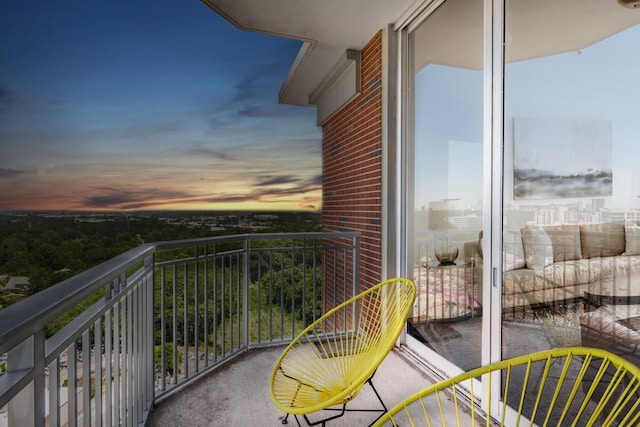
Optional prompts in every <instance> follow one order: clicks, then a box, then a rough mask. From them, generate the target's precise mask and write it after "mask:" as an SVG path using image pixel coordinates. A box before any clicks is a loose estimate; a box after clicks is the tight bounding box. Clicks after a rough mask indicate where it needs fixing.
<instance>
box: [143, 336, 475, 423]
mask: <svg viewBox="0 0 640 427" xmlns="http://www.w3.org/2000/svg"><path fill="white" fill-rule="evenodd" d="M283 349H284V347H282V346H277V347H270V348H266V349H253V350H249V351H247V352H245V353H244V354H242V355H240V356H239V357H237V358H236V359H234V360H232V361H230V362H229V363H227V364H225V365H223V366H222V367H220V368H219V369H216V370H214V371H213V372H211V373H210V374H207V375H206V376H204V377H203V378H201V379H200V380H198V381H196V382H194V383H192V384H190V385H188V386H187V387H186V388H183V389H181V390H179V391H178V392H177V393H174V394H173V395H171V396H169V397H167V398H166V399H164V400H162V401H161V402H160V403H158V404H157V405H155V407H154V408H153V409H152V410H151V414H150V416H149V422H148V423H147V425H148V426H150V427H160V426H171V425H185V426H190V427H197V426H214V425H215V426H218V425H219V426H255V427H258V426H270V425H273V426H277V425H282V419H283V418H284V414H283V413H282V412H280V411H279V410H278V409H277V408H276V407H275V406H274V405H273V403H272V402H271V397H270V395H269V378H270V375H271V370H272V369H273V366H274V364H275V362H276V360H277V358H278V356H279V355H280V353H281V352H282V350H283ZM373 383H374V385H375V387H376V389H377V390H378V392H379V393H380V396H381V397H382V399H383V401H384V402H385V404H386V405H387V407H388V408H391V407H392V406H394V405H395V404H397V403H398V402H400V401H401V400H403V399H404V398H406V397H407V396H409V395H411V394H413V393H414V392H417V391H418V390H421V389H423V388H425V387H427V386H428V385H429V384H431V383H432V381H431V380H430V379H429V377H428V375H427V372H426V371H424V370H422V369H421V367H420V365H419V363H418V362H416V361H415V360H414V359H413V357H412V356H411V355H410V354H408V353H407V352H405V351H403V350H401V349H396V350H393V351H392V352H391V353H390V354H389V355H388V356H387V358H386V359H385V361H384V362H383V363H382V365H381V366H380V368H379V369H378V371H377V372H376V374H375V376H374V378H373ZM348 407H351V408H357V409H372V408H373V409H377V408H378V407H379V404H378V402H377V399H376V398H375V395H374V394H373V391H372V389H371V387H369V386H368V385H365V387H363V389H362V391H361V392H360V394H359V395H358V397H357V398H356V399H355V400H354V401H353V402H351V403H350V405H348ZM377 416H378V414H377V413H373V412H351V413H347V414H345V416H344V417H342V418H339V419H337V420H334V421H332V422H330V423H329V425H331V426H332V427H338V426H365V425H369V424H370V423H371V422H372V421H373V420H375V418H376V417H377ZM450 416H451V421H448V422H451V423H452V425H455V423H456V421H455V414H454V413H453V410H452V411H451V413H450ZM310 419H311V420H316V419H317V418H314V417H313V416H310ZM301 423H302V424H303V425H304V422H303V421H301ZM464 424H466V423H463V425H464ZM289 425H292V426H295V425H296V422H295V420H294V419H292V418H291V417H290V419H289Z"/></svg>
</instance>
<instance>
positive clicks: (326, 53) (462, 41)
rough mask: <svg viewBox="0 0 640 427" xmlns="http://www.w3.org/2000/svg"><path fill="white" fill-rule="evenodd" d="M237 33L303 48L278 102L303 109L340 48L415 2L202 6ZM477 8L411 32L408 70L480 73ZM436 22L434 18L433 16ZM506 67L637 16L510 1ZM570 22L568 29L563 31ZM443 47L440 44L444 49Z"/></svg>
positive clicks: (218, 1) (563, 0)
mask: <svg viewBox="0 0 640 427" xmlns="http://www.w3.org/2000/svg"><path fill="white" fill-rule="evenodd" d="M202 1H203V2H204V3H205V4H207V5H209V6H210V7H211V8H212V9H213V10H215V11H216V12H218V13H219V14H220V15H222V16H223V17H225V18H226V19H227V20H229V21H230V22H231V23H233V24H234V25H236V26H237V27H239V28H241V29H244V30H249V31H257V32H262V33H266V34H272V35H278V36H283V37H289V38H293V39H298V40H302V41H304V44H303V45H302V48H301V49H300V52H299V53H298V56H297V58H296V60H295V61H294V63H293V64H292V67H291V69H290V72H289V75H288V76H287V78H286V80H285V82H284V84H283V86H282V88H281V90H280V102H282V103H286V104H294V105H309V95H310V94H311V93H312V92H313V91H314V89H315V88H316V87H317V86H318V85H319V84H320V83H321V82H322V80H323V78H324V77H325V76H326V75H327V74H328V73H329V72H330V71H331V69H332V68H333V66H334V65H335V64H336V62H337V61H338V60H339V59H340V58H341V56H342V55H343V54H344V52H345V50H346V49H355V50H361V49H362V48H363V47H364V46H365V44H366V43H367V42H368V41H369V40H370V39H371V37H372V36H373V35H374V34H375V33H376V32H377V31H378V30H380V29H382V28H384V27H386V26H387V25H388V24H390V23H394V22H396V21H397V20H398V19H399V18H400V17H402V16H403V15H404V14H405V13H406V12H407V11H410V10H414V9H416V8H417V5H418V4H420V3H422V1H420V0H202ZM482 5H483V1H481V0H448V1H447V2H446V3H445V5H444V7H441V8H440V9H439V10H438V11H437V12H436V15H434V16H433V17H430V18H429V19H428V22H429V24H428V25H422V26H421V27H420V28H419V29H418V30H417V31H416V32H415V37H416V45H420V46H421V48H420V50H419V51H418V52H416V57H415V64H416V68H417V69H419V68H421V67H423V66H426V65H428V64H430V63H436V64H442V65H450V66H456V67H464V68H473V69H481V68H482V37H483V35H484V30H483V7H482ZM437 15H440V17H439V18H438V19H432V18H435V16H437ZM507 19H508V20H509V24H508V28H507V32H506V38H507V40H506V43H507V62H515V61H520V60H523V59H529V58H535V57H538V56H546V55H550V54H553V53H559V52H566V51H571V50H579V49H583V48H585V47H587V46H589V45H591V44H593V43H596V42H598V41H600V40H602V39H605V38H607V37H609V36H611V35H613V34H615V33H617V32H618V31H620V30H622V29H624V28H627V27H630V26H633V25H636V24H637V23H638V22H640V9H635V10H633V9H627V8H624V7H621V6H620V5H619V4H618V3H617V1H616V0H535V1H534V0H509V1H508V3H507ZM568 23H571V25H568ZM443 40H446V41H447V42H443Z"/></svg>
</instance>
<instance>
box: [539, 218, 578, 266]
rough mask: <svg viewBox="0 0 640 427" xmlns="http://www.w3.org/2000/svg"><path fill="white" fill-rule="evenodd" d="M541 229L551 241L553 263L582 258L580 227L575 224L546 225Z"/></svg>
mask: <svg viewBox="0 0 640 427" xmlns="http://www.w3.org/2000/svg"><path fill="white" fill-rule="evenodd" d="M542 228H543V229H544V231H546V232H547V234H548V235H549V238H550V239H551V246H552V247H553V261H554V262H560V261H573V260H576V259H580V258H582V249H581V245H580V227H578V225H577V224H563V225H547V226H544V227H542Z"/></svg>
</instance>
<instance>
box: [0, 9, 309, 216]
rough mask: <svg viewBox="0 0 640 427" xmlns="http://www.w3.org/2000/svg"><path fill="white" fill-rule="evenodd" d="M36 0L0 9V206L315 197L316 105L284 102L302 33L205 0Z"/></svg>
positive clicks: (265, 203)
mask: <svg viewBox="0 0 640 427" xmlns="http://www.w3.org/2000/svg"><path fill="white" fill-rule="evenodd" d="M36 3H39V4H37V5H34V4H32V3H29V4H23V3H21V2H18V1H12V2H11V5H10V6H9V8H8V10H7V11H6V13H3V15H2V17H0V38H2V40H3V44H2V46H1V47H0V62H1V63H2V64H3V66H2V67H0V210H151V209H162V210H164V209H176V210H178V209H188V210H192V209H203V210H204V209H206V210H226V209H233V210H239V209H248V210H317V209H319V208H320V207H321V181H322V179H321V153H320V148H321V147H320V145H321V142H320V141H321V135H320V129H319V128H318V127H317V126H316V125H315V111H314V110H313V109H309V108H302V107H292V106H284V105H278V104H277V98H278V95H277V94H278V90H279V88H280V85H281V84H282V82H283V81H284V79H285V77H286V74H287V72H288V68H289V66H290V65H291V63H292V62H293V58H294V57H295V55H296V53H297V51H298V49H299V47H300V42H297V41H292V40H285V39H280V38H275V37H269V36H265V35H258V34H251V33H247V32H243V31H240V30H237V29H235V28H234V27H232V26H231V25H230V24H229V23H227V22H226V21H224V20H223V19H222V18H220V17H219V16H218V15H216V14H215V13H214V12H213V11H211V10H210V9H209V8H207V7H206V6H204V5H203V4H202V3H200V2H188V3H184V2H179V1H177V0H174V1H169V0H164V1H160V2H154V6H153V8H145V7H142V6H141V5H139V4H138V5H135V4H129V3H127V2H125V3H110V2H107V3H98V4H84V5H75V4H74V6H73V7H71V6H70V5H66V6H65V5H61V4H50V3H48V2H44V1H37V2H36ZM27 34H28V35H29V36H28V37H26V36H25V35H27ZM5 41H7V42H6V43H5Z"/></svg>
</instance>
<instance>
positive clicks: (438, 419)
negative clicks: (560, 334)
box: [375, 347, 640, 427]
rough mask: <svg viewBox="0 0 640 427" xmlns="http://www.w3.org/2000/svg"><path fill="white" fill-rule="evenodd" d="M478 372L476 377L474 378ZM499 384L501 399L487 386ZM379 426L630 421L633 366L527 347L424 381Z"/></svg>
mask: <svg viewBox="0 0 640 427" xmlns="http://www.w3.org/2000/svg"><path fill="white" fill-rule="evenodd" d="M487 374H489V375H487ZM481 377H482V383H480V382H478V381H477V380H479V379H480V378H481ZM499 384H501V390H502V394H503V396H504V398H503V399H500V397H499V396H498V394H499V393H498V392H497V390H494V389H493V388H492V386H493V385H499ZM478 391H480V393H479V394H476V393H477V392H478ZM492 391H493V393H492ZM480 394H485V395H486V396H487V399H482V398H481V397H480ZM504 401H506V402H507V405H504V404H503V402H504ZM469 408H475V411H470V410H469ZM486 408H492V413H493V414H494V417H493V418H491V419H490V418H489V417H487V416H486V412H485V409H486ZM383 425H389V426H391V425H393V426H398V425H402V426H412V427H415V426H430V427H436V426H465V427H466V426H480V425H485V426H489V425H491V426H497V425H500V426H518V425H520V426H524V425H527V426H531V425H536V426H638V425H640V368H638V367H637V366H636V365H634V364H633V363H631V362H629V361H627V360H625V359H623V358H621V357H620V356H617V355H615V354H611V353H609V352H607V351H605V350H601V349H593V348H587V347H566V348H559V349H552V350H547V351H541V352H538V353H532V354H527V355H523V356H518V357H514V358H512V359H508V360H503V361H501V362H497V363H494V364H490V365H487V366H482V367H479V368H476V369H473V370H470V371H468V372H465V373H462V374H460V375H457V376H455V377H452V378H449V379H446V380H444V381H441V382H439V383H436V384H434V385H432V386H430V387H427V388H425V389H424V390H422V391H420V392H418V393H415V394H413V395H412V396H409V397H408V398H407V399H405V400H404V401H402V402H400V403H399V404H397V405H396V406H394V407H393V408H391V409H390V410H389V411H388V412H387V413H386V414H384V415H383V416H382V417H381V418H380V419H379V420H378V421H377V422H376V423H375V426H383Z"/></svg>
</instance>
